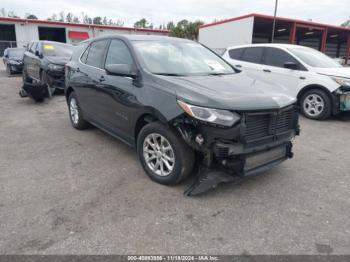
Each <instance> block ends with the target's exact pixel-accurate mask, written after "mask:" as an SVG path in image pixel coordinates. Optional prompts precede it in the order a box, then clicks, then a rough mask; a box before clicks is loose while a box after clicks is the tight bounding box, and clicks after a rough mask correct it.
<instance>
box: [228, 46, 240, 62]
mask: <svg viewBox="0 0 350 262" xmlns="http://www.w3.org/2000/svg"><path fill="white" fill-rule="evenodd" d="M243 51H244V48H237V49H231V50H229V51H228V54H229V56H230V58H232V59H236V60H240V58H241V56H242V53H243Z"/></svg>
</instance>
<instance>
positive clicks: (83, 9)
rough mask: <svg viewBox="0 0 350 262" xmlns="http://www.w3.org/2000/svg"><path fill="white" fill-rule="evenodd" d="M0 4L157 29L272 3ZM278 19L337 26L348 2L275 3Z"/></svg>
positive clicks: (127, 0)
mask: <svg viewBox="0 0 350 262" xmlns="http://www.w3.org/2000/svg"><path fill="white" fill-rule="evenodd" d="M1 2H2V7H4V8H5V9H6V10H7V11H14V12H15V13H17V14H18V15H20V16H24V15H25V14H26V13H32V14H35V15H37V16H38V17H39V18H40V19H46V18H48V17H49V16H51V15H52V14H53V13H56V14H58V13H59V12H60V11H64V12H65V13H68V12H73V13H74V14H75V15H76V16H79V17H81V16H82V13H85V14H88V15H89V16H92V17H93V16H102V17H104V16H107V17H108V18H111V19H113V20H122V21H124V22H125V24H126V25H129V26H131V25H133V23H134V22H135V21H137V20H139V19H140V18H146V19H147V20H148V21H150V22H152V23H153V24H154V25H159V24H165V23H167V22H168V21H174V22H177V21H179V20H181V19H188V20H197V19H199V20H203V21H205V22H212V21H213V20H214V19H225V18H230V17H234V16H238V15H243V14H247V13H253V12H256V13H263V14H270V15H272V14H273V10H274V3H275V1H274V0H249V1H244V0H216V1H213V0H211V1H199V0H173V1H165V0H163V1H159V0H148V1H142V0H115V1H110V0H108V1H107V0H100V1H87V0H75V1H71V0H56V1H43V0H32V1H30V3H29V2H28V0H16V1H12V0H2V1H1ZM278 15H279V16H285V17H291V18H299V19H312V20H313V21H317V22H323V23H330V24H335V25H338V24H340V23H342V22H344V21H346V20H347V19H350V14H349V0H337V1H334V0H322V1H319V0H293V1H290V0H279V6H278Z"/></svg>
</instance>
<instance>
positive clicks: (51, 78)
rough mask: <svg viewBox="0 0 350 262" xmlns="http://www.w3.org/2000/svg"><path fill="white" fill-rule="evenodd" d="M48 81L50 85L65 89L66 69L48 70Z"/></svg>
mask: <svg viewBox="0 0 350 262" xmlns="http://www.w3.org/2000/svg"><path fill="white" fill-rule="evenodd" d="M47 83H48V85H49V86H50V87H55V88H57V89H62V90H63V89H64V86H65V83H64V71H52V70H49V71H47Z"/></svg>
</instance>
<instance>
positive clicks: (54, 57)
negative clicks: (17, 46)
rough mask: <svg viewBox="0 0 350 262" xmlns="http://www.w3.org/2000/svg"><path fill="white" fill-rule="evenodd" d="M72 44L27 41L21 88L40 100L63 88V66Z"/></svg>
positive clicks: (70, 52)
mask: <svg viewBox="0 0 350 262" xmlns="http://www.w3.org/2000/svg"><path fill="white" fill-rule="evenodd" d="M72 52H73V46H72V45H69V44H64V43H58V42H52V41H39V42H32V43H29V44H28V46H27V50H26V51H25V53H24V57H23V89H24V90H25V91H26V93H28V94H29V95H30V96H31V97H32V98H34V100H36V101H38V102H39V101H42V100H43V99H44V98H45V97H46V96H51V95H52V94H54V92H55V90H56V89H61V90H63V89H64V66H65V64H66V63H67V62H68V61H69V59H70V57H71V55H72Z"/></svg>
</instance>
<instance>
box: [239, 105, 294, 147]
mask: <svg viewBox="0 0 350 262" xmlns="http://www.w3.org/2000/svg"><path fill="white" fill-rule="evenodd" d="M297 114H298V113H297V110H296V108H295V107H294V106H292V107H288V108H285V109H281V110H279V111H266V112H254V113H244V114H243V125H242V131H241V136H242V139H243V140H244V141H245V142H246V143H251V142H256V141H259V140H263V139H271V140H276V139H278V135H281V134H284V133H287V132H289V131H291V130H293V129H296V125H297Z"/></svg>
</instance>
